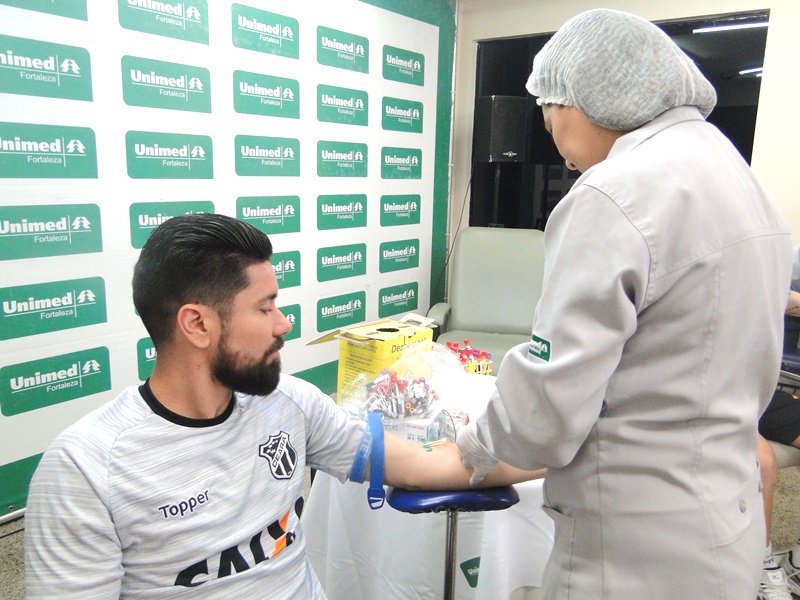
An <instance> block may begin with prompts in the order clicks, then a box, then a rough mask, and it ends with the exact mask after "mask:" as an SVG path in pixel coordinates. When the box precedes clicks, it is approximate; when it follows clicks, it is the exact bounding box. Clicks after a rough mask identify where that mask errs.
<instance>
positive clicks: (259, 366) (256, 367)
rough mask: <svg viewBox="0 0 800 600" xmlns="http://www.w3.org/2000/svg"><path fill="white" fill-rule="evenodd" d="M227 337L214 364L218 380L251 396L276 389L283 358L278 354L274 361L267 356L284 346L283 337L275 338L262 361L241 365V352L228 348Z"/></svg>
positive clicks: (220, 346)
mask: <svg viewBox="0 0 800 600" xmlns="http://www.w3.org/2000/svg"><path fill="white" fill-rule="evenodd" d="M227 337H228V336H227V334H223V336H222V339H221V340H220V344H219V350H218V352H217V357H216V359H215V360H214V364H213V365H212V373H213V375H214V377H215V378H216V380H217V381H219V382H220V383H221V384H222V385H224V386H225V387H227V388H230V389H232V390H234V391H236V392H241V393H243V394H250V395H251V396H266V395H268V394H271V393H272V392H273V391H275V388H276V387H278V382H279V381H280V378H281V358H280V356H276V357H275V358H274V359H273V360H272V362H268V361H267V358H268V357H269V356H270V355H271V354H273V353H275V352H277V351H278V350H280V349H281V348H283V338H280V337H279V338H275V342H274V343H273V344H272V346H270V347H269V348H268V349H267V351H266V352H264V357H263V358H262V359H261V360H260V361H256V362H254V363H253V364H250V365H245V366H241V365H239V364H238V358H239V354H237V353H233V352H230V351H229V350H228V346H227Z"/></svg>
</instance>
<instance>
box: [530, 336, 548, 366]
mask: <svg viewBox="0 0 800 600" xmlns="http://www.w3.org/2000/svg"><path fill="white" fill-rule="evenodd" d="M528 354H532V355H533V356H538V357H539V358H541V359H542V360H543V361H544V362H550V342H548V341H547V340H545V339H543V338H540V337H539V336H537V335H532V336H531V345H530V347H529V348H528Z"/></svg>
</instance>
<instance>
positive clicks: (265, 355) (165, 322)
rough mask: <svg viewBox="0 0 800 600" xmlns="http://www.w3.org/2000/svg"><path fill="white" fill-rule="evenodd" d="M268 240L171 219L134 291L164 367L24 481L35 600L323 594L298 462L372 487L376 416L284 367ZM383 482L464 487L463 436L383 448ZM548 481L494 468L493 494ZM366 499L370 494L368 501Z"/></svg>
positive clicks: (237, 224)
mask: <svg viewBox="0 0 800 600" xmlns="http://www.w3.org/2000/svg"><path fill="white" fill-rule="evenodd" d="M271 255H272V246H271V244H270V241H269V239H268V238H267V236H266V235H264V234H263V233H261V232H260V231H258V230H257V229H255V228H254V227H252V226H250V225H248V224H245V223H244V222H242V221H239V220H237V219H233V218H230V217H224V216H222V215H191V216H179V217H175V218H173V219H170V220H168V221H166V222H164V223H163V224H162V225H161V226H159V227H158V228H157V229H156V231H154V232H153V234H152V236H151V237H150V239H149V240H148V242H147V244H145V246H144V248H143V249H142V252H141V255H140V257H139V260H138V262H137V264H136V267H135V270H134V276H133V299H134V304H135V306H136V310H137V311H138V313H139V315H140V316H141V319H142V321H143V323H144V325H145V327H146V328H147V331H148V332H149V334H150V337H151V338H152V340H153V343H154V345H155V347H156V349H157V352H158V359H157V362H156V365H155V369H154V370H153V375H152V377H150V378H149V379H148V380H147V381H146V382H145V383H144V384H143V385H134V386H131V387H129V388H128V389H126V390H124V391H123V392H122V393H121V394H120V395H119V396H118V397H117V398H116V399H114V400H112V401H111V402H109V403H107V404H105V405H104V406H102V407H100V408H99V409H97V410H96V411H94V412H92V413H91V414H89V415H87V416H86V417H84V418H83V419H81V420H80V421H79V422H78V423H76V424H75V425H73V426H72V427H70V428H68V429H67V430H66V431H65V432H63V433H62V434H61V435H60V436H59V437H58V438H57V439H56V441H55V442H54V443H53V444H52V446H51V447H50V448H49V449H48V450H47V452H45V454H44V457H43V458H42V461H41V463H40V465H39V467H38V469H37V471H36V473H35V475H34V477H33V481H32V482H31V487H30V494H29V497H28V508H27V514H26V523H25V525H26V533H25V567H26V587H27V597H28V599H29V600H35V599H36V598H45V597H47V598H53V597H58V598H59V599H62V600H63V599H69V598H75V599H80V600H86V599H89V598H119V597H123V598H184V597H191V598H193V599H195V598H224V599H228V598H236V599H237V600H238V599H247V598H270V599H281V600H284V599H285V600H288V599H298V600H299V599H303V600H306V599H323V598H324V597H325V594H324V592H323V590H322V588H321V585H320V583H319V581H318V580H317V578H316V576H315V575H314V573H313V571H312V569H311V567H310V565H309V563H308V560H307V558H306V554H305V539H304V536H303V532H302V528H301V524H300V520H299V519H300V513H301V511H302V508H303V492H304V489H305V481H304V480H305V477H304V475H305V467H306V466H307V465H308V466H311V467H314V468H316V469H320V470H322V471H325V472H327V473H329V474H331V475H334V476H335V477H338V478H339V479H340V480H342V481H344V480H346V479H347V478H348V477H350V478H351V479H355V480H363V477H364V476H365V474H364V466H363V465H364V464H365V460H366V453H367V450H366V444H362V443H361V442H362V438H364V429H365V424H364V422H363V421H361V420H358V419H355V418H353V417H351V416H350V415H348V414H347V413H346V411H344V410H343V409H342V408H340V407H338V406H337V405H336V404H335V403H334V402H333V401H332V400H331V399H330V398H329V397H328V396H326V395H325V394H323V393H322V392H321V391H320V390H319V389H317V388H316V387H315V386H313V385H311V384H309V383H307V382H305V381H302V380H300V379H297V378H295V377H292V376H290V375H286V374H282V373H281V365H280V355H279V351H280V349H281V347H282V346H283V336H284V335H286V334H287V333H288V332H289V331H290V330H291V324H290V323H289V321H288V320H287V319H286V318H285V317H284V316H283V314H281V312H280V310H278V308H277V307H276V299H277V296H278V285H277V280H276V278H275V273H274V271H273V268H272V265H271V264H270V262H269V261H270V257H271ZM385 453H386V454H385V479H386V483H388V484H390V485H396V486H401V487H408V488H423V487H424V488H438V489H447V488H457V487H468V486H469V478H470V474H471V470H468V469H466V468H464V467H463V465H462V461H461V457H460V455H459V453H458V450H457V449H456V447H455V445H453V444H443V445H437V446H435V447H434V448H433V449H432V451H430V452H428V451H425V449H423V447H422V445H421V444H410V443H406V442H402V441H400V440H399V438H396V437H393V436H391V435H387V436H386V438H385ZM538 475H539V473H536V472H527V471H520V470H518V469H513V468H511V467H508V466H507V465H499V466H498V468H497V469H495V470H494V471H493V472H492V473H490V475H489V476H488V477H487V480H484V481H486V483H487V485H492V484H494V485H497V484H506V483H514V482H519V481H523V480H526V479H531V478H534V477H536V476H538ZM365 501H366V500H365Z"/></svg>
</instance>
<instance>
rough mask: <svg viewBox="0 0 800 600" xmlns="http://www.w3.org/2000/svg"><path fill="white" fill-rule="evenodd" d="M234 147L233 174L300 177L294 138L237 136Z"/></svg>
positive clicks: (298, 148) (298, 156)
mask: <svg viewBox="0 0 800 600" xmlns="http://www.w3.org/2000/svg"><path fill="white" fill-rule="evenodd" d="M234 145H235V147H236V174H237V175H244V176H248V175H252V176H272V177H280V176H285V177H297V176H299V175H300V141H299V140H297V139H294V138H277V137H263V136H257V135H237V136H236V140H235V142H234Z"/></svg>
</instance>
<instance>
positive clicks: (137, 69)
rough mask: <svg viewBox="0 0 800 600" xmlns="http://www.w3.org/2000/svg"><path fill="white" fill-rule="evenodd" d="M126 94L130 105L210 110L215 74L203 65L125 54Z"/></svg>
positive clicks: (124, 77) (124, 78) (124, 76)
mask: <svg viewBox="0 0 800 600" xmlns="http://www.w3.org/2000/svg"><path fill="white" fill-rule="evenodd" d="M122 98H123V100H124V101H125V104H128V105H130V106H147V107H150V108H161V109H168V110H187V111H193V112H203V113H210V112H211V75H210V74H209V72H208V69H203V68H202V67H192V66H189V65H181V64H178V63H169V62H164V61H161V60H150V59H147V58H139V57H136V56H123V57H122Z"/></svg>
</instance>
